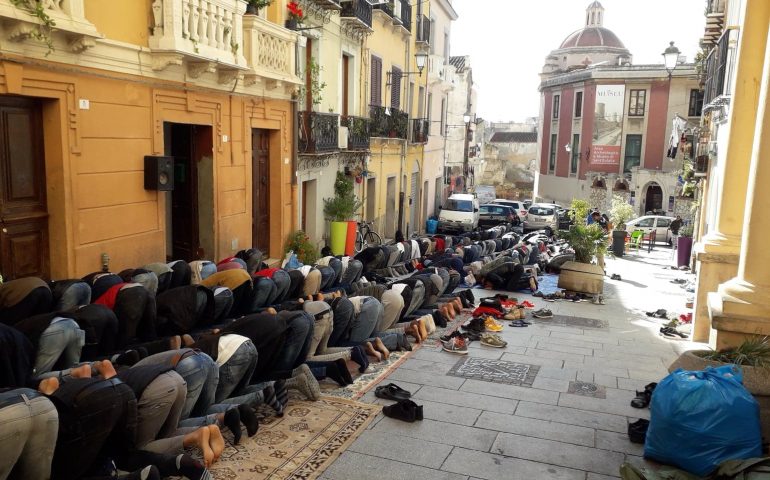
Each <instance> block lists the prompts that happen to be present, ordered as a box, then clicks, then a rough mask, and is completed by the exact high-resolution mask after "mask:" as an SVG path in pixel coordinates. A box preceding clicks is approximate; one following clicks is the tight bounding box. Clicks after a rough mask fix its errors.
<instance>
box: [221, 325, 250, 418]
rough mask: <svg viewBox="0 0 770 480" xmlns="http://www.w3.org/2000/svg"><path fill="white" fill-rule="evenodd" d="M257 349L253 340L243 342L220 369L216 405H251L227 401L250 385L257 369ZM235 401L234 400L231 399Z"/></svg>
mask: <svg viewBox="0 0 770 480" xmlns="http://www.w3.org/2000/svg"><path fill="white" fill-rule="evenodd" d="M257 358H258V357H257V348H256V347H255V346H254V344H253V343H251V340H248V341H246V342H243V343H242V344H241V346H240V347H238V348H237V349H236V350H235V353H233V355H232V356H231V357H230V358H229V359H228V360H227V361H226V362H225V363H224V364H223V365H222V366H220V367H219V385H217V390H216V396H215V399H214V401H215V402H216V403H222V402H223V401H226V402H227V403H249V402H241V401H238V402H236V401H227V399H230V397H231V396H232V395H233V393H235V394H239V393H240V392H241V390H242V389H243V387H245V386H246V385H248V384H249V382H250V381H251V376H252V374H253V373H254V369H255V368H257ZM231 400H234V399H231Z"/></svg>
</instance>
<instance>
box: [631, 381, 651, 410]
mask: <svg viewBox="0 0 770 480" xmlns="http://www.w3.org/2000/svg"><path fill="white" fill-rule="evenodd" d="M657 386H658V384H657V383H655V382H652V383H648V384H647V385H645V386H644V390H642V391H641V392H640V391H639V390H637V391H636V397H634V399H633V400H631V406H632V407H634V408H645V407H647V406H648V405H649V404H650V400H652V392H654V391H655V387H657Z"/></svg>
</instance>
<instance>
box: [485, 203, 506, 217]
mask: <svg viewBox="0 0 770 480" xmlns="http://www.w3.org/2000/svg"><path fill="white" fill-rule="evenodd" d="M506 210H507V207H501V206H498V205H482V206H481V213H485V214H487V215H506V214H507V213H508V212H507V211H506Z"/></svg>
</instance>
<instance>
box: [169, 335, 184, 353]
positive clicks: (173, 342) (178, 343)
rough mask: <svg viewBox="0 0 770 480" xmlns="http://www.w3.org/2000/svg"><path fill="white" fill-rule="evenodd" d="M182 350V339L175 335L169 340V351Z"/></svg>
mask: <svg viewBox="0 0 770 480" xmlns="http://www.w3.org/2000/svg"><path fill="white" fill-rule="evenodd" d="M180 348H182V337H180V336H179V335H174V336H173V337H171V338H169V339H168V349H169V350H179V349H180Z"/></svg>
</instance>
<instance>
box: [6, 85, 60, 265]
mask: <svg viewBox="0 0 770 480" xmlns="http://www.w3.org/2000/svg"><path fill="white" fill-rule="evenodd" d="M48 248H49V247H48V208H47V204H46V185H45V153H44V148H43V122H42V114H41V106H40V103H39V102H38V101H36V100H33V99H28V98H22V97H0V274H2V275H3V278H4V279H6V280H12V279H16V278H21V277H29V276H35V277H41V278H49V276H50V271H49V257H48Z"/></svg>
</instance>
